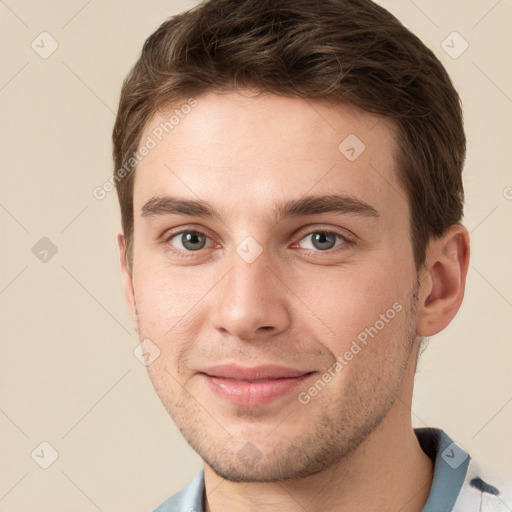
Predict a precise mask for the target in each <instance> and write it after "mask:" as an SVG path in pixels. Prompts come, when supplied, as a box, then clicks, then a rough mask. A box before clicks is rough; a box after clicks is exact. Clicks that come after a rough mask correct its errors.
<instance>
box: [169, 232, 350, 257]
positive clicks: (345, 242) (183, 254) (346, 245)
mask: <svg viewBox="0 0 512 512" xmlns="http://www.w3.org/2000/svg"><path fill="white" fill-rule="evenodd" d="M185 233H196V234H198V235H201V236H204V237H206V238H207V239H209V240H211V237H209V236H208V235H207V234H206V233H204V232H203V231H200V230H198V229H182V230H181V231H176V232H174V233H169V234H166V235H165V237H164V240H163V243H164V244H165V245H166V246H167V247H169V248H170V250H171V251H172V252H173V253H174V254H176V255H178V256H179V257H182V258H190V257H193V256H194V254H195V253H200V252H201V251H202V250H203V249H198V250H197V251H183V250H181V249H176V248H175V247H173V246H172V245H171V244H170V243H169V242H170V240H171V239H172V238H174V237H175V236H177V235H183V234H185ZM315 233H324V234H327V235H333V236H335V237H337V238H341V239H342V240H343V243H341V244H340V245H338V246H336V247H333V248H332V249H327V250H325V251H321V250H318V249H316V250H315V249H302V250H303V251H306V253H308V254H311V253H314V254H321V253H327V255H332V254H333V253H336V252H339V251H343V250H346V249H348V248H349V247H352V246H353V245H355V241H354V240H353V239H351V238H350V237H348V236H347V235H345V234H341V233H339V232H337V231H333V230H330V229H321V228H320V229H314V230H310V231H304V232H301V233H299V235H298V236H300V237H301V238H300V239H299V241H298V242H297V243H295V244H294V245H293V247H295V246H297V245H298V243H300V242H301V241H302V240H304V238H306V237H307V236H309V235H313V234H315Z"/></svg>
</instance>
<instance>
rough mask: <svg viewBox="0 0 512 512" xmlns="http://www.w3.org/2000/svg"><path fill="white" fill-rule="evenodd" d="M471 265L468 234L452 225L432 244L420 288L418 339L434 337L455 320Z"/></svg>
mask: <svg viewBox="0 0 512 512" xmlns="http://www.w3.org/2000/svg"><path fill="white" fill-rule="evenodd" d="M468 265H469V233H468V231H467V229H466V228H465V227H464V226H461V225H460V224H456V225H454V226H451V227H450V228H449V229H448V230H447V231H446V233H445V234H444V235H443V236H442V237H440V238H438V239H433V240H432V241H431V242H430V244H429V247H428V250H427V262H426V268H425V273H426V275H425V277H424V278H423V279H422V281H421V286H420V297H421V298H422V299H421V301H420V304H419V310H418V327H417V334H418V335H419V336H433V335H434V334H437V333H438V332H440V331H442V330H443V329H444V328H445V327H446V326H447V325H448V324H449V323H450V322H451V321H452V320H453V318H454V317H455V315H456V313H457V311H458V310H459V308H460V305H461V304H462V299H463V298H464V290H465V286H466V275H467V271H468Z"/></svg>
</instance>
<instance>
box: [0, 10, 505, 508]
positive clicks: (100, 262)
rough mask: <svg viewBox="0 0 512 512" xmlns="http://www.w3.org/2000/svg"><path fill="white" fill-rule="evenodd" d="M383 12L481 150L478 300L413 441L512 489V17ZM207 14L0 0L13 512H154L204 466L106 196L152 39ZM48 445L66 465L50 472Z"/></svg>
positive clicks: (7, 453) (2, 292) (5, 362)
mask: <svg viewBox="0 0 512 512" xmlns="http://www.w3.org/2000/svg"><path fill="white" fill-rule="evenodd" d="M382 3H383V4H384V5H385V6H386V7H388V8H389V9H390V10H391V11H392V12H393V13H394V14H395V15H397V16H398V17H399V18H400V19H401V20H402V21H403V22H404V23H405V24H406V25H407V26H408V27H409V28H410V29H412V30H413V31H414V32H415V33H416V34H418V35H419V36H420V37H421V38H422V39H423V40H424V41H425V43H426V44H427V45H428V46H430V47H431V48H432V49H433V50H434V51H435V52H436V54H437V55H438V56H439V58H440V59H441V60H442V62H443V63H444V64H445V65H446V66H447V68H448V70H449V72H450V74H451V76H452V77H453V80H454V82H455V84H456V86H457V88H458V90H459V91H460V94H461V96H462V99H463V102H464V105H465V118H466V127H467V135H468V141H469V151H468V160H467V165H466V169H465V186H466V191H467V206H466V217H465V224H466V225H467V227H468V228H469V230H470V231H471V235H472V251H473V252H472V261H471V268H470V271H469V277H468V281H469V282H468V289H467V296H466V300H465V303H464V305H463V307H462V310H461V311H460V313H459V315H458V316H457V318H456V319H455V321H454V322H453V323H452V325H450V326H449V328H448V329H446V331H444V332H443V333H441V334H440V335H438V336H436V337H435V338H433V339H432V340H431V341H430V346H429V348H428V350H427V352H426V353H425V354H424V355H423V357H422V360H421V363H420V372H419V374H418V377H417V384H416V390H415V397H414V403H413V407H412V410H413V419H414V424H415V426H422V425H429V426H437V427H441V428H443V429H445V430H446V432H447V433H449V434H450V435H451V436H452V437H453V438H454V439H455V440H456V441H457V442H458V443H459V444H460V445H462V446H463V447H464V448H465V449H466V450H468V451H469V452H470V453H471V454H472V456H473V457H474V458H476V459H478V460H480V461H481V462H482V463H483V464H485V465H487V466H489V467H491V468H493V469H495V470H496V472H497V473H501V474H503V475H507V476H508V477H509V478H511V479H512V442H511V432H512V371H511V368H510V364H511V361H512V340H511V336H510V320H511V317H512V315H511V313H512V270H511V269H512V265H511V264H510V263H511V261H512V242H511V224H512V222H511V221H512V188H510V187H512V173H511V170H510V164H511V162H512V155H511V152H512V149H511V148H512V144H511V143H510V140H511V136H512V126H511V124H512V123H511V119H512V117H511V113H512V99H511V98H512V76H511V66H510V60H509V54H510V48H511V44H512V36H511V31H510V26H511V22H512V2H510V1H509V0H501V1H496V0H473V1H467V0H464V1H462V0H459V1H451V2H443V1H427V0H424V1H423V0H415V1H414V2H413V1H408V0H407V1H406V0H403V1H386V2H382ZM193 4H195V2H190V1H174V0H173V1H161V0H151V1H142V0H138V1H134V0H130V1H126V0H123V1H121V0H116V1H114V0H111V1H100V0H90V1H86V0H72V1H71V0H66V1H64V0H62V1H58V2H57V1H53V2H50V1H45V2H41V1H28V0H24V1H22V0H5V1H1V0H0V18H1V30H0V34H1V48H2V50H1V51H2V66H1V69H0V108H1V112H2V122H1V127H0V130H1V131H0V138H1V141H2V151H1V160H0V165H1V170H2V178H1V180H2V181H1V192H0V223H1V226H2V251H1V252H0V255H1V269H2V270H1V275H0V312H1V313H0V314H1V331H2V337H1V340H2V346H1V352H0V364H1V368H0V370H1V373H0V431H1V444H0V511H2V512H7V511H8V512H17V511H25V512H27V511H50V510H51V511H54V512H59V511H74V512H81V511H83V512H89V511H91V512H93V511H94V510H100V511H103V512H109V511H111V512H121V511H123V512H135V511H142V510H152V508H153V507H155V506H156V505H158V504H159V503H160V502H161V501H163V500H164V499H165V498H166V497H168V496H169V495H170V494H172V493H173V492H175V491H177V490H179V489H180V488H182V487H183V486H184V485H185V484H186V483H187V482H188V481H189V479H190V478H191V477H192V476H193V474H194V473H195V472H196V471H197V469H199V467H200V459H199V457H198V456H197V455H196V454H195V453H194V452H193V451H192V450H191V448H189V447H188V445H187V444H186V443H185V441H184V440H183V439H182V438H181V436H180V434H179V432H178V430H177V428H176V427H175V426H174V424H173V423H172V421H171V420H170V419H169V418H168V416H167V414H166V413H165V411H164V409H163V407H162V406H161V404H160V402H159V400H158V398H157V397H156V395H155V393H154V392H153V388H152V387H151V384H150V382H149V379H148V378H147V375H146V370H145V368H144V366H143V365H142V364H141V363H140V362H139V361H138V360H137V359H136V358H135V357H134V355H133V350H134V348H135V346H136V345H137V343H138V340H137V338H136V335H135V334H134V333H133V332H132V329H131V326H130V322H129V318H128V314H127V310H126V307H125V303H124V297H123V295H122V289H121V282H120V271H119V266H118V257H117V247H116V243H115V234H116V232H117V230H118V226H119V213H118V204H117V197H116V195H115V192H111V193H110V194H109V195H108V196H107V198H106V199H104V200H102V201H99V200H96V199H95V198H94V197H93V196H92V190H93V188H94V187H96V186H99V185H101V184H102V183H103V182H104V181H105V180H106V179H107V178H108V176H109V175H110V173H111V171H112V164H111V156H110V152H111V146H110V136H111V130H112V125H113V122H114V117H115V111H116V109H117V102H118V97H119V91H120V86H121V82H122V79H123V78H124V76H125V74H126V73H127V72H128V70H129V68H130V66H131V65H132V64H133V63H134V61H135V59H136V57H137V55H138V53H139V51H140V49H141V47H142V44H143V42H144V40H145V38H146V37H147V36H148V35H149V34H150V33H151V32H152V31H153V30H154V29H156V27H157V26H158V25H159V24H160V23H161V22H162V21H163V20H164V19H165V18H166V17H168V16H170V15H172V14H174V13H177V12H179V11H181V10H183V9H186V8H188V7H190V6H192V5H193ZM43 31H46V32H48V33H49V34H51V37H52V38H54V39H55V40H56V41H57V43H58V45H59V46H58V48H57V50H56V51H55V52H54V53H53V54H52V55H50V56H49V57H48V58H46V59H43V58H42V57H40V55H39V54H38V53H36V51H34V50H33V49H32V47H31V43H32V41H34V40H35V41H36V43H35V44H39V48H38V50H39V51H40V52H41V51H43V50H44V49H46V50H48V49H50V48H51V40H50V39H48V36H41V37H45V38H46V39H44V43H41V37H39V38H38V35H39V34H40V33H41V32H43ZM453 31H457V32H458V33H459V34H460V35H461V36H462V37H463V38H464V40H465V41H467V42H468V44H469V47H468V49H467V50H466V51H465V52H464V53H462V55H460V56H459V57H458V58H456V59H454V58H452V57H450V56H449V55H448V54H447V53H446V52H445V51H444V49H443V47H442V42H443V40H445V39H446V38H447V36H449V34H451V33H452V32H453ZM447 41H448V44H449V45H450V46H453V48H452V49H451V50H449V51H451V52H452V53H453V52H455V51H459V50H460V49H461V48H462V46H461V44H463V41H462V40H461V39H460V38H458V36H455V39H453V36H451V38H449V39H448V40H447ZM452 41H453V43H452ZM43 44H44V48H42V46H43ZM445 44H446V43H445ZM43 237H47V238H48V239H50V240H51V242H52V243H53V244H54V245H55V246H56V248H57V253H56V254H55V255H53V256H52V253H51V252H49V253H48V255H47V261H46V262H43V261H40V259H39V258H38V257H36V255H35V254H33V251H32V248H33V247H34V246H35V245H36V244H37V243H38V242H39V240H40V239H41V238H43ZM40 243H42V244H43V246H42V247H43V249H41V247H39V246H36V247H37V248H38V250H44V243H45V242H40ZM46 243H47V242H46ZM35 252H36V254H37V252H38V251H37V250H35ZM43 255H44V253H43V254H39V257H43ZM43 441H46V442H48V443H50V444H51V445H52V446H53V447H54V449H55V450H56V451H57V452H58V454H59V456H58V458H57V460H56V461H55V462H54V463H53V465H51V466H50V467H49V468H48V469H42V468H41V467H39V465H38V464H37V463H36V461H38V462H39V463H44V462H45V461H46V462H48V461H49V457H50V450H49V449H48V448H45V447H44V446H43V447H42V448H41V447H39V445H40V443H41V442H43ZM38 447H39V448H38ZM34 450H36V451H35V455H34V459H33V458H32V457H31V453H32V452H33V451H34ZM38 454H39V455H38Z"/></svg>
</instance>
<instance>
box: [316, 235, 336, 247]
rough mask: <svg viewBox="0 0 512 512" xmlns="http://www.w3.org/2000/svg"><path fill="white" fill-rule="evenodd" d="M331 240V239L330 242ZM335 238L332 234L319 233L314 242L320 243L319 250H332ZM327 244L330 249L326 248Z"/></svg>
mask: <svg viewBox="0 0 512 512" xmlns="http://www.w3.org/2000/svg"><path fill="white" fill-rule="evenodd" d="M329 238H330V239H331V240H330V241H329ZM333 238H334V237H333V235H331V234H328V233H322V232H318V233H315V235H314V237H313V240H314V241H315V242H318V244H319V245H320V247H318V248H319V249H330V248H331V247H332V243H333ZM325 244H327V246H328V247H325Z"/></svg>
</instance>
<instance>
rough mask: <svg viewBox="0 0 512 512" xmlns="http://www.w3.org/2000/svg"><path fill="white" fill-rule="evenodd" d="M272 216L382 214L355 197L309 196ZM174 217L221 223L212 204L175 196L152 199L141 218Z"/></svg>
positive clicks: (281, 206) (286, 204) (280, 207)
mask: <svg viewBox="0 0 512 512" xmlns="http://www.w3.org/2000/svg"><path fill="white" fill-rule="evenodd" d="M273 213H274V215H275V216H277V218H278V219H281V218H293V217H303V216H304V217H305V216H308V215H317V214H320V213H338V214H351V215H361V216H364V217H370V218H375V219H378V218H379V216H380V215H379V212H378V211H377V210H376V209H375V208H374V207H373V206H371V205H369V204H368V203H365V202H364V201H361V200H360V199H357V198H356V197H353V196H343V195H324V196H307V197H303V198H300V199H292V200H289V201H286V202H284V203H280V204H278V205H276V207H275V208H274V211H273ZM173 214H176V215H188V216H193V217H202V218H207V219H208V218H211V219H217V220H219V221H221V222H222V218H221V215H220V214H219V212H217V211H216V210H215V208H214V207H213V206H212V205H211V204H209V203H207V202H205V201H201V200H195V199H183V198H179V197H172V196H161V197H152V198H151V199H149V200H148V201H147V202H146V203H145V204H144V206H143V207H142V217H153V216H161V215H173Z"/></svg>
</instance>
